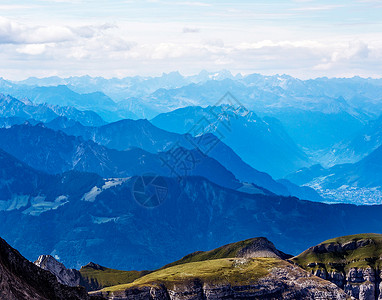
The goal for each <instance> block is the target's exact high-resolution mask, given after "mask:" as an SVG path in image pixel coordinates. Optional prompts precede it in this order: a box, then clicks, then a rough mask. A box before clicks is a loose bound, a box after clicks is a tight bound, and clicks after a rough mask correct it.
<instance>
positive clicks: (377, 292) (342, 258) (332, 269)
mask: <svg viewBox="0 0 382 300" xmlns="http://www.w3.org/2000/svg"><path fill="white" fill-rule="evenodd" d="M381 255H382V235H380V234H360V235H353V236H346V237H341V238H337V239H333V240H329V241H326V242H323V243H321V244H319V245H317V246H314V247H311V248H309V249H308V250H306V251H305V252H303V253H302V254H300V255H298V256H297V257H295V258H293V261H294V262H296V263H297V264H299V265H300V266H301V267H303V268H304V269H306V270H307V271H310V272H311V273H312V274H314V275H316V276H318V277H320V278H322V279H325V280H328V281H331V282H333V283H334V284H336V285H337V286H338V287H340V288H341V289H343V290H344V291H345V293H346V294H347V295H349V296H351V297H353V298H355V299H359V300H380V299H382V284H381V281H382V260H381V257H382V256H381Z"/></svg>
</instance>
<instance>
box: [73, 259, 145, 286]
mask: <svg viewBox="0 0 382 300" xmlns="http://www.w3.org/2000/svg"><path fill="white" fill-rule="evenodd" d="M80 273H81V277H82V278H81V285H83V286H85V288H86V289H87V290H88V291H95V290H99V289H103V288H105V287H109V286H114V285H119V284H124V283H129V282H133V281H134V280H136V279H137V278H139V277H142V276H144V275H146V274H148V273H150V272H149V271H120V270H114V269H109V268H105V267H102V266H98V265H95V264H89V265H86V266H84V267H82V268H81V269H80Z"/></svg>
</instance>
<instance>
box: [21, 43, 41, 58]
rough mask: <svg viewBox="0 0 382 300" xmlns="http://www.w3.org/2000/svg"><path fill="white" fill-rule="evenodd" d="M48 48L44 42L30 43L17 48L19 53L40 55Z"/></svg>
mask: <svg viewBox="0 0 382 300" xmlns="http://www.w3.org/2000/svg"><path fill="white" fill-rule="evenodd" d="M45 50H46V45H44V44H29V45H25V46H21V47H19V48H17V49H16V51H17V52H18V53H23V54H29V55H39V54H43V53H44V52H45Z"/></svg>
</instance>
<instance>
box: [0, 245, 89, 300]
mask: <svg viewBox="0 0 382 300" xmlns="http://www.w3.org/2000/svg"><path fill="white" fill-rule="evenodd" d="M0 299H7V300H88V299H90V296H89V295H88V294H87V292H86V290H85V289H84V288H83V287H69V286H66V285H63V284H61V283H59V282H58V281H57V279H56V277H55V276H54V275H53V274H51V273H50V272H49V271H46V270H43V269H41V268H39V267H38V266H36V265H34V264H33V263H31V262H29V261H28V260H26V259H25V258H24V257H23V256H22V255H21V254H20V253H19V252H18V251H16V250H15V249H13V248H12V247H10V246H9V245H8V244H7V243H6V242H5V241H4V240H3V239H1V238H0Z"/></svg>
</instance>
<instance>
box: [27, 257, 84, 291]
mask: <svg viewBox="0 0 382 300" xmlns="http://www.w3.org/2000/svg"><path fill="white" fill-rule="evenodd" d="M34 264H35V265H36V266H39V267H40V268H42V269H44V270H47V271H50V272H51V273H53V274H54V275H55V276H56V278H57V280H58V282H60V283H62V284H65V285H68V286H78V285H80V281H81V274H80V272H79V271H77V270H75V269H67V268H66V267H65V266H64V265H63V264H62V263H60V262H58V261H57V260H56V259H55V258H54V257H52V256H51V255H40V256H39V258H38V259H37V260H36V261H35V262H34Z"/></svg>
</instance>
